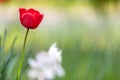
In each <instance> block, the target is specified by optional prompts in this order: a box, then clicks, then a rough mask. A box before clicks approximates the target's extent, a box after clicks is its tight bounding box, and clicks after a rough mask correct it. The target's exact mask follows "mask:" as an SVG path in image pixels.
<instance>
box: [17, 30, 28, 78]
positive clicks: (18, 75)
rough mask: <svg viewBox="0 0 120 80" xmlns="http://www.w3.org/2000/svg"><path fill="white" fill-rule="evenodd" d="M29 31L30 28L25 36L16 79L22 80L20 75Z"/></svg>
mask: <svg viewBox="0 0 120 80" xmlns="http://www.w3.org/2000/svg"><path fill="white" fill-rule="evenodd" d="M28 32H29V29H27V32H26V35H25V38H24V44H23V49H22V57H21V60H20V66H19V69H18V73H17V78H16V80H20V75H21V70H22V66H23V61H24V53H25V46H26V41H27V36H28Z"/></svg>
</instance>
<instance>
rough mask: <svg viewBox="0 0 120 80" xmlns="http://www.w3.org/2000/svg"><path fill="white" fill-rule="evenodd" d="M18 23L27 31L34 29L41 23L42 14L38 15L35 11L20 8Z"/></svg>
mask: <svg viewBox="0 0 120 80" xmlns="http://www.w3.org/2000/svg"><path fill="white" fill-rule="evenodd" d="M19 12H20V22H21V24H22V25H23V26H24V27H25V28H27V29H35V28H37V27H38V25H39V24H40V23H41V21H42V19H43V14H40V12H38V11H37V10H34V9H32V8H31V9H28V10H26V9H25V8H20V9H19Z"/></svg>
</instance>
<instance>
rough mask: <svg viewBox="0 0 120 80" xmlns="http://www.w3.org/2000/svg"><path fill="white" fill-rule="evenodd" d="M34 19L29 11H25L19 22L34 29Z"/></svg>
mask: <svg viewBox="0 0 120 80" xmlns="http://www.w3.org/2000/svg"><path fill="white" fill-rule="evenodd" d="M35 21H36V19H35V18H34V16H33V15H32V14H31V13H26V14H24V15H23V16H22V18H21V23H22V25H23V26H24V27H26V28H30V29H34V28H35Z"/></svg>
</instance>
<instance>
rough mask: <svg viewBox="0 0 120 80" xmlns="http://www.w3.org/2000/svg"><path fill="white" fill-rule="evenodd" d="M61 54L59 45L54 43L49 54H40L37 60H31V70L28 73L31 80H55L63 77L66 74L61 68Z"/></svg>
mask: <svg viewBox="0 0 120 80" xmlns="http://www.w3.org/2000/svg"><path fill="white" fill-rule="evenodd" d="M61 52H62V51H61V50H59V49H58V47H57V44H56V43H53V44H52V46H51V47H50V49H49V50H48V52H45V51H44V52H40V53H38V54H37V55H36V57H35V59H31V58H29V59H28V63H29V65H30V67H31V69H30V70H29V71H28V76H29V77H30V78H31V80H36V79H37V80H46V79H49V80H53V79H54V78H55V76H58V77H63V76H64V75H65V72H64V69H63V68H62V66H61V62H62V57H61Z"/></svg>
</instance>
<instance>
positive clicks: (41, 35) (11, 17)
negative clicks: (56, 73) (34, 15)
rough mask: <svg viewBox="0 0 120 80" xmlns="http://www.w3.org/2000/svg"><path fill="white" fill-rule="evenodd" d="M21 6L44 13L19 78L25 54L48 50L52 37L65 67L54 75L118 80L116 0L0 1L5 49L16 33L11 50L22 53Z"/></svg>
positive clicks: (69, 79) (119, 16) (119, 6)
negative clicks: (60, 72)
mask: <svg viewBox="0 0 120 80" xmlns="http://www.w3.org/2000/svg"><path fill="white" fill-rule="evenodd" d="M20 7H24V8H26V9H28V8H35V9H37V10H39V11H40V12H41V13H43V14H44V16H45V17H44V19H43V21H42V23H41V24H40V26H39V27H38V28H37V29H35V30H30V33H29V36H28V40H27V46H26V47H27V48H26V59H25V61H24V65H25V67H24V70H23V72H22V80H27V79H28V77H27V71H28V69H29V66H28V64H27V58H28V57H33V58H34V56H35V54H37V53H38V52H40V51H44V50H45V51H47V50H48V49H49V47H50V45H51V44H52V43H54V42H57V44H58V46H59V48H60V49H61V50H62V59H63V62H62V66H63V67H64V69H65V72H66V75H65V76H64V77H63V78H58V77H56V79H55V80H120V0H0V35H1V36H3V35H5V34H4V30H6V31H7V36H6V40H5V41H4V40H3V42H5V46H4V50H5V52H4V53H8V52H9V50H10V48H11V44H12V41H13V39H14V37H15V36H17V40H16V43H15V46H14V54H19V55H20V53H21V50H22V45H23V39H24V35H25V32H26V29H25V28H24V27H22V25H21V24H20V21H19V8H20ZM19 59H20V56H19V57H18V58H17V59H16V61H19ZM11 63H13V62H11ZM15 64H19V62H16V63H15ZM17 67H18V65H16V66H15V67H14V69H15V70H14V69H13V71H12V73H13V74H12V75H13V77H15V76H16V75H15V76H14V74H16V70H17ZM12 75H11V76H12Z"/></svg>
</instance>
